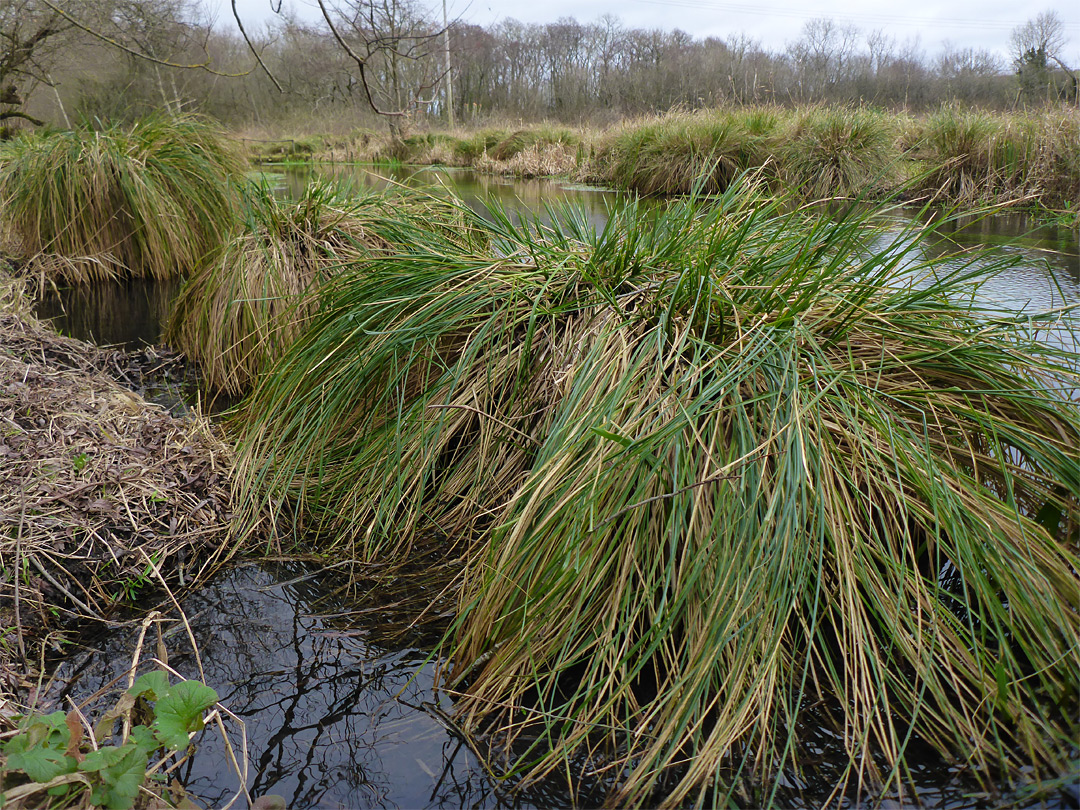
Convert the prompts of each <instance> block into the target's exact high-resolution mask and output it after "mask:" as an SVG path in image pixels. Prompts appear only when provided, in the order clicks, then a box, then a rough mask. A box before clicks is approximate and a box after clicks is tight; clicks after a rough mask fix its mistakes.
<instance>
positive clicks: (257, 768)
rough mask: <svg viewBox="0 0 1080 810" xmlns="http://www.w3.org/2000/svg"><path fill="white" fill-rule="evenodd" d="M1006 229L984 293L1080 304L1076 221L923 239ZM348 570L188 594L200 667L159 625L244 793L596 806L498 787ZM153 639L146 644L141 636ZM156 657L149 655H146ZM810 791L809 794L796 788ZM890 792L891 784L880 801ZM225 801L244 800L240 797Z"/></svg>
mask: <svg viewBox="0 0 1080 810" xmlns="http://www.w3.org/2000/svg"><path fill="white" fill-rule="evenodd" d="M320 171H323V170H320ZM331 171H332V173H335V174H342V173H347V174H348V175H349V176H351V177H353V178H354V179H355V180H356V181H357V182H358V183H363V184H365V185H374V186H378V185H385V184H386V183H387V182H388V181H387V180H385V179H382V178H380V177H379V176H378V175H377V174H375V173H372V172H368V171H366V170H364V169H359V168H352V167H338V168H335V169H333V170H331ZM310 172H311V170H309V169H304V170H294V169H289V170H287V171H284V172H280V173H277V174H276V175H274V176H273V180H274V182H276V184H277V185H278V187H279V191H280V193H282V194H287V195H295V194H297V193H299V191H300V190H301V189H302V188H303V185H304V184H305V183H306V182H308V180H309V177H310ZM393 181H394V182H406V183H420V182H423V183H430V182H440V183H444V184H447V185H450V186H452V187H454V188H455V189H456V190H457V191H458V193H459V194H461V195H462V196H463V197H464V198H465V199H466V201H467V202H469V203H470V204H473V205H477V204H479V202H478V201H480V200H482V199H485V198H488V197H494V198H496V199H498V200H499V201H500V202H502V203H503V205H504V206H506V207H508V208H511V209H525V210H532V211H536V210H539V209H541V208H542V207H543V205H544V203H545V202H551V201H558V200H564V199H565V200H569V201H571V202H574V203H577V204H579V205H583V206H585V207H586V209H587V211H588V212H589V216H590V217H591V218H592V219H593V220H594V221H595V222H596V223H597V224H602V223H603V222H604V221H605V218H606V211H607V206H608V205H610V204H611V203H612V201H613V200H614V196H615V195H613V194H612V193H610V192H604V191H599V190H589V189H582V188H580V187H574V186H569V185H566V184H561V183H558V182H552V181H508V180H504V179H500V178H492V177H485V176H479V175H475V174H473V173H471V172H465V171H452V172H444V171H432V170H405V171H399V172H397V173H395V176H394V178H393ZM1002 243H1004V244H1005V247H1003V249H1004V250H1007V251H1011V252H1016V253H1018V254H1019V255H1020V256H1022V261H1021V263H1020V264H1018V266H1017V267H1016V268H1014V270H1013V271H1010V273H1006V274H1004V275H1002V276H999V277H998V278H996V279H994V280H993V281H992V282H990V283H988V284H987V285H986V286H985V287H984V289H983V291H982V292H981V293H980V294H981V295H983V296H985V297H987V298H988V299H990V300H992V301H994V302H995V303H996V304H998V305H1000V306H1001V307H1002V308H1003V309H1007V310H1011V311H1018V310H1026V311H1038V310H1044V309H1047V308H1051V307H1058V306H1061V305H1063V304H1069V303H1075V302H1078V301H1080V245H1078V234H1077V231H1076V230H1067V229H1064V228H1053V227H1044V228H1040V229H1036V230H1032V223H1031V222H1030V221H1028V220H1027V219H1026V218H1024V217H1022V216H1020V215H1010V216H996V217H993V218H987V219H983V220H981V221H979V222H977V223H975V224H973V225H970V226H969V227H966V228H964V229H962V230H961V229H959V228H958V227H952V226H950V227H949V228H947V229H944V230H943V231H942V232H941V234H940V235H939V236H937V237H934V239H933V240H932V241H929V242H928V243H927V245H926V250H928V251H931V252H935V251H936V252H940V253H941V254H944V253H952V252H954V251H955V250H956V248H957V246H960V247H963V248H969V247H970V248H974V247H979V246H983V245H987V244H993V245H997V244H1002ZM177 289H178V287H177V286H176V285H153V284H150V283H146V282H132V283H127V284H115V285H96V286H92V287H81V288H77V289H75V290H69V291H62V292H61V294H60V295H59V296H54V297H52V298H46V299H44V300H43V301H42V302H41V303H40V304H39V310H38V311H39V313H40V314H42V315H44V316H46V317H52V318H54V319H55V322H56V324H57V326H58V327H59V328H60V329H61V330H62V331H64V332H66V333H68V334H73V335H75V336H77V337H81V338H85V339H89V340H93V341H95V342H98V343H102V344H119V345H123V346H128V347H139V346H142V345H144V344H152V343H155V342H157V341H159V340H160V335H161V322H162V320H163V318H164V317H165V314H166V313H167V311H168V308H169V303H170V301H171V299H172V297H173V296H174V295H175V294H176V292H177ZM343 582H344V580H343V579H342V577H341V576H340V575H339V574H336V573H334V572H333V571H326V570H324V569H321V568H319V567H317V566H315V565H314V564H311V563H303V562H296V561H293V562H280V563H275V564H269V563H267V564H259V565H245V566H240V567H236V568H233V569H231V570H229V571H226V572H224V573H222V574H221V575H219V576H218V577H217V578H216V580H215V581H214V582H212V583H211V584H210V585H209V586H207V587H206V588H204V589H202V590H200V591H199V592H197V593H193V594H191V595H190V596H188V597H187V598H186V599H185V600H184V603H183V608H184V612H185V614H186V615H187V617H188V618H189V620H190V624H191V627H192V629H193V631H194V635H195V637H196V639H197V645H198V650H199V654H200V657H201V662H202V667H203V672H202V675H200V671H199V667H198V663H197V661H196V657H195V655H194V654H193V651H192V648H191V644H190V643H189V642H188V641H187V638H186V631H184V629H183V625H182V624H180V623H178V622H175V621H172V622H169V623H167V624H164V625H162V626H163V628H164V632H165V633H166V638H165V647H166V649H167V650H168V652H169V663H170V665H171V666H173V667H175V668H176V669H177V670H178V671H179V672H180V673H182V674H183V675H184V676H186V677H205V680H206V683H208V684H209V685H210V686H212V687H214V688H215V689H216V690H217V692H218V694H219V696H220V698H221V701H222V703H223V704H224V705H225V706H227V707H228V708H229V709H230V710H231V711H232V712H234V713H235V714H236V715H238V716H239V717H240V718H241V719H242V720H243V723H244V731H245V734H246V762H247V776H246V785H247V789H248V791H249V792H250V794H251V796H252V797H258V796H261V795H264V794H276V795H279V796H281V797H283V798H284V799H285V800H286V803H287V806H288V807H289V808H293V810H299V809H300V808H316V807H317V808H360V807H392V808H393V807H396V808H422V807H423V808H427V807H453V808H465V807H470V808H495V807H504V806H505V807H522V808H529V807H540V808H545V807H564V806H570V805H572V804H578V805H581V806H590V805H593V804H596V803H597V797H595V796H594V797H578V798H577V799H576V800H575V798H574V797H572V796H571V795H570V794H568V793H567V792H566V791H565V790H563V789H562V786H561V785H560V784H559V783H558V782H557V780H556V782H555V783H553V784H551V785H547V786H541V787H540V788H538V789H534V790H532V791H530V792H524V793H520V794H518V795H517V796H515V797H512V798H511V797H508V795H507V794H506V793H505V791H504V790H503V788H501V787H500V786H499V784H498V782H497V781H496V780H494V779H492V778H491V777H490V776H489V775H488V774H487V773H485V771H484V769H483V768H482V767H481V765H480V763H479V762H478V760H477V757H476V756H475V755H474V754H473V752H472V751H471V750H470V747H469V744H468V743H466V742H465V741H463V740H462V739H461V738H460V737H459V736H458V735H457V734H456V733H455V732H454V731H453V730H452V728H451V727H450V725H449V724H448V722H447V720H446V713H448V712H450V711H451V710H452V706H451V704H450V702H449V701H448V700H447V698H446V697H445V696H443V695H440V694H439V693H437V692H436V690H435V689H434V683H435V667H436V664H437V662H433V661H429V660H428V651H429V650H430V649H431V648H432V644H433V640H434V638H435V637H436V636H434V635H432V631H431V629H430V628H428V630H427V631H426V632H420V631H418V630H415V629H409V628H408V627H407V626H406V625H403V624H402V622H401V619H400V616H398V615H397V614H395V613H394V611H393V610H391V609H390V608H386V607H385V606H386V605H387V604H391V605H392V604H393V603H394V598H395V597H394V595H393V594H392V593H390V594H385V593H382V594H377V593H375V592H374V591H373V590H368V591H367V592H365V593H360V594H347V593H345V592H343V591H342V586H343ZM398 631H400V632H398ZM137 632H138V623H135V624H133V625H129V626H125V627H120V628H117V629H114V630H112V631H110V632H108V633H106V634H104V635H102V636H101V637H99V638H97V639H95V640H93V641H90V642H88V643H87V646H86V648H85V649H84V650H83V651H82V652H78V653H76V654H74V655H72V656H71V657H70V659H69V660H68V661H67V662H66V663H65V664H64V665H63V668H62V671H61V673H60V674H61V682H58V683H57V684H55V685H54V686H53V687H52V689H51V690H50V691H49V693H48V696H49V697H50V698H51V699H54V700H61V699H64V698H66V697H67V696H71V697H73V698H74V699H75V700H77V701H78V700H82V699H84V698H86V697H87V696H89V695H92V694H94V693H95V692H97V691H98V690H99V689H100V688H102V686H103V685H105V684H108V683H109V682H110V681H111V680H113V679H115V678H117V677H118V676H121V675H123V673H124V672H125V671H126V669H127V667H128V666H129V664H130V661H131V658H132V654H133V650H134V648H135V646H136V637H137ZM153 635H154V634H153V631H152V632H151V634H150V636H148V638H152V637H153ZM153 647H154V645H153V644H152V643H148V645H147V650H151V649H153ZM149 654H150V653H149V652H144V660H145V658H146V656H148V655H149ZM125 682H126V681H122V682H121V687H122V686H123V684H124V683H125ZM106 700H107V698H106ZM228 728H229V743H230V744H231V745H232V746H233V748H234V749H239V747H240V742H241V740H242V738H243V737H244V735H243V734H241V733H240V730H239V727H238V726H236V725H235V724H230V725H229V727H228ZM811 737H812V735H811ZM809 745H810V746H811V748H812V747H813V746H814V745H817V746H819V747H820V748H821V753H822V755H823V757H824V758H828V757H829V751H830V749H832V750H834V751H837V752H838V751H839V750H840V745H839V743H838V742H837V741H835V740H831V739H829V738H828V735H825V736H822V737H821V738H820V739H817V740H814V739H811V740H810V741H809ZM811 753H813V752H811ZM229 759H230V758H229V750H228V747H227V745H226V744H225V742H224V741H223V738H222V737H221V736H220V735H219V734H217V733H216V732H214V731H212V730H208V731H206V732H204V733H203V734H202V735H201V737H200V738H199V747H198V750H197V752H196V754H195V755H194V756H193V757H192V758H191V759H190V760H188V761H187V762H185V763H184V764H183V766H182V767H181V769H180V771H179V772H178V776H179V777H180V778H181V780H182V782H183V783H184V784H185V785H186V786H187V789H188V790H189V791H190V792H191V793H192V794H193V796H194V797H196V798H197V799H198V801H199V803H200V804H202V805H203V806H206V807H220V806H222V805H224V804H226V803H227V802H228V801H229V800H230V799H231V798H232V797H233V796H234V795H236V793H237V791H238V790H239V788H240V781H241V780H240V777H239V776H238V775H237V773H236V772H235V769H233V768H232V767H231V766H230V764H229ZM828 774H829V771H828V769H825V771H823V776H824V777H825V781H824V782H822V783H820V784H817V785H814V784H811V783H809V782H805V781H804V782H803V783H802V784H800V783H799V780H795V779H792V781H791V784H790V785H789V786H788V787H787V788H785V790H784V792H783V794H782V795H785V796H786V797H787V799H786V801H788V803H790V804H791V806H814V805H816V804H818V803H820V801H822V800H824V799H825V798H826V796H827V795H828V793H829V791H830V789H831V785H830V784H829V783H828V779H827V777H828ZM913 777H914V779H915V781H916V783H917V792H918V801H919V802H920V803H921V804H922V806H926V807H938V808H963V807H975V806H991V805H995V804H997V803H998V801H999V798H995V797H989V796H980V795H977V794H972V793H970V792H969V789H968V788H967V787H965V786H964V785H963V784H962V783H961V782H960V781H959V778H958V777H957V774H955V773H954V772H952V771H950V770H949V769H948V768H946V767H944V766H943V765H941V764H940V763H936V762H934V761H933V760H932V759H931V760H928V761H927V762H926V763H925V764H923V765H920V764H919V763H915V765H914V767H913ZM803 790H805V793H806V796H805V798H800V797H799V793H800V792H801V791H803ZM912 800H913V796H912V795H911V794H908V795H907V796H906V798H905V800H904V802H902V803H903V804H905V805H908V806H909V805H910V804H911V803H912ZM752 803H753V802H752V799H748V800H747V801H746V804H747V805H752ZM899 803H901V802H900V801H899V797H895V798H894V799H889V800H887V801H886V802H885V803H884V804H883V805H881V806H885V807H890V806H898V804H899ZM1029 803H1030V802H1029ZM855 804H857V803H856V802H853V803H851V804H848V805H847V806H855ZM1021 804H1024V802H1021ZM1035 804H1036V805H1037V803H1035ZM236 806H238V807H246V799H241V801H240V802H239V803H238V804H237V805H236ZM1044 806H1050V807H1055V806H1068V805H1067V804H1066V798H1065V796H1064V794H1055V795H1053V796H1051V797H1050V798H1049V800H1048V803H1047V804H1046V805H1044Z"/></svg>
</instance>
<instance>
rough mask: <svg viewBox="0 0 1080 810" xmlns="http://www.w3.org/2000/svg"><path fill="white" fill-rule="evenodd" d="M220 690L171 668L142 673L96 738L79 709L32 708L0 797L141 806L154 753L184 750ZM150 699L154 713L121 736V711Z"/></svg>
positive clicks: (7, 754) (10, 748)
mask: <svg viewBox="0 0 1080 810" xmlns="http://www.w3.org/2000/svg"><path fill="white" fill-rule="evenodd" d="M216 702H217V693H216V692H215V691H214V690H213V689H211V688H210V687H208V686H205V685H204V684H201V683H199V682H197V681H188V680H182V681H179V682H177V683H170V681H169V678H168V676H167V675H166V674H165V673H163V672H158V671H155V672H149V673H147V674H145V675H143V676H141V677H140V678H139V679H138V680H137V681H135V684H134V685H133V686H132V688H131V689H130V690H128V692H127V693H126V694H125V695H124V696H123V697H122V698H121V701H120V703H119V704H118V705H117V707H116V708H114V709H113V710H112V711H110V712H108V713H106V714H105V716H104V717H103V718H102V719H101V720H100V721H99V722H98V724H97V727H96V728H95V729H94V730H93V732H92V734H93V738H92V739H91V737H89V736H88V735H87V733H86V730H84V728H83V724H82V718H81V717H80V713H79V712H78V711H76V710H72V711H71V712H69V713H67V714H65V713H64V712H62V711H56V712H53V713H52V714H47V715H30V716H27V717H25V718H23V719H22V722H21V723H20V726H19V730H18V732H17V733H16V734H15V735H14V736H12V737H10V738H9V739H8V740H7V741H6V742H5V743H4V745H3V749H2V752H3V763H2V766H0V787H2V789H3V793H2V794H0V801H2V802H3V804H4V806H11V805H12V804H18V805H19V806H30V805H29V804H28V803H31V802H32V806H34V807H71V806H77V805H81V806H91V807H105V808H109V810H126V808H130V807H133V806H134V805H135V800H136V798H137V797H138V795H139V792H140V789H141V788H142V786H143V785H144V784H146V783H147V782H148V781H149V782H151V783H152V782H153V780H154V772H153V771H152V770H148V768H149V765H150V758H151V757H152V756H157V757H159V758H165V757H167V756H168V755H170V754H180V753H182V752H184V751H185V750H186V749H187V747H188V745H189V744H190V742H191V737H192V735H193V734H194V733H196V732H198V731H200V730H202V728H203V712H204V711H206V710H207V709H208V708H210V707H211V706H212V705H213V704H214V703H216ZM137 705H138V706H142V707H143V711H144V712H145V713H146V714H147V715H148V716H149V719H148V721H147V722H145V723H140V724H137V725H134V726H132V727H131V729H130V733H129V734H125V735H123V736H121V737H120V738H119V739H117V738H116V736H115V735H114V732H113V727H114V725H115V724H116V721H117V719H119V718H120V717H121V716H123V715H124V714H126V713H129V712H131V710H132V709H133V708H135V707H136V706H137Z"/></svg>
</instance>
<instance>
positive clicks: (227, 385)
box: [165, 181, 467, 396]
mask: <svg viewBox="0 0 1080 810" xmlns="http://www.w3.org/2000/svg"><path fill="white" fill-rule="evenodd" d="M245 210H246V214H245V217H244V219H245V222H244V225H243V227H241V228H240V229H238V232H237V234H236V235H235V236H234V237H232V238H231V239H229V240H228V241H226V242H225V244H224V245H223V246H222V247H221V248H220V249H219V250H218V251H217V252H216V253H214V254H213V255H212V256H211V257H209V259H208V260H207V261H205V262H204V263H203V264H202V265H201V266H200V267H199V268H198V269H197V270H196V271H195V272H194V273H193V274H192V275H191V277H190V279H189V280H188V282H187V283H186V284H185V285H184V288H183V289H182V290H181V293H180V295H179V296H178V297H177V300H176V303H175V304H174V306H173V310H172V314H171V315H170V318H169V322H168V325H167V328H166V332H165V339H166V340H167V341H168V342H170V343H171V344H173V345H174V346H176V347H177V348H179V349H180V350H182V351H183V352H184V353H185V354H186V355H187V356H188V357H189V358H191V359H192V360H193V361H195V362H196V363H197V364H198V366H199V368H200V373H201V374H202V376H203V379H204V380H205V381H206V382H207V383H208V384H209V385H210V386H211V387H213V388H215V389H217V390H218V391H221V392H224V393H226V394H229V395H233V396H238V395H241V394H244V393H246V392H247V391H248V390H249V389H250V387H251V385H252V383H253V381H254V380H255V379H256V378H257V377H258V375H259V374H260V372H261V371H262V370H263V369H264V368H265V367H266V366H267V365H268V364H269V363H270V362H271V361H272V360H274V359H275V358H277V357H278V356H280V354H281V353H282V352H283V351H284V349H285V348H286V347H287V346H288V345H289V344H290V343H291V342H292V341H293V340H294V339H295V337H296V335H297V334H298V332H299V331H300V330H301V329H302V328H303V325H304V324H305V323H306V321H307V320H308V319H309V318H310V317H311V316H312V314H313V313H314V311H315V307H316V304H317V298H316V293H317V290H318V288H319V286H320V285H321V284H322V283H324V282H325V281H326V280H327V279H329V278H330V277H331V276H332V275H333V274H334V273H335V272H337V270H338V268H340V267H341V266H343V265H345V264H353V265H355V264H356V263H358V262H367V261H371V260H374V259H376V258H378V257H380V256H385V255H387V254H389V253H393V252H394V251H396V250H398V249H399V248H400V247H401V246H402V245H410V244H411V243H413V242H420V243H423V242H427V241H430V240H432V239H435V240H450V241H452V240H455V239H465V238H467V229H465V228H463V227H462V225H463V220H462V217H461V214H460V212H459V211H458V209H457V208H456V207H454V206H451V205H447V204H446V203H443V202H440V201H439V200H438V199H437V198H436V197H433V196H432V195H430V194H427V193H425V192H423V191H414V190H408V189H399V190H398V191H397V193H395V194H392V195H388V194H383V193H378V192H373V191H370V190H362V189H355V188H353V187H351V186H350V185H348V184H343V183H334V182H329V181H318V182H313V183H311V184H309V185H308V186H307V187H306V188H305V190H304V193H303V196H302V197H301V198H300V199H298V200H280V199H276V198H275V197H274V196H273V195H272V194H271V193H270V192H269V191H268V190H267V189H266V188H265V187H263V186H251V187H249V189H248V193H247V205H246V206H245Z"/></svg>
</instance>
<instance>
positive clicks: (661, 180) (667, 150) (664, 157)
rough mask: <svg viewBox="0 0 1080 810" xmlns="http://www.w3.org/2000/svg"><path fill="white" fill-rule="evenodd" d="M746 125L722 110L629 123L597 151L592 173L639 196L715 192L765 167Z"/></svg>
mask: <svg viewBox="0 0 1080 810" xmlns="http://www.w3.org/2000/svg"><path fill="white" fill-rule="evenodd" d="M754 120H757V121H758V122H759V123H760V119H754ZM748 123H750V121H749V116H747V115H745V114H742V113H740V114H733V113H731V112H729V111H727V110H719V111H709V112H704V113H687V112H681V111H679V112H673V113H669V114H667V115H663V116H660V117H658V118H655V119H651V120H647V121H644V122H633V123H629V124H626V125H624V126H623V127H621V128H620V129H618V130H617V131H616V132H615V133H613V134H612V135H610V136H609V138H608V140H607V142H606V143H605V144H604V145H602V146H600V147H599V148H598V149H597V155H596V157H595V158H594V161H593V163H594V166H595V168H594V172H595V173H596V174H597V175H598V177H599V179H600V180H601V181H602V182H606V183H609V184H612V185H615V186H616V187H618V188H626V189H630V190H633V191H636V192H639V193H641V194H688V193H689V192H690V191H691V189H692V188H694V187H695V186H696V185H701V186H702V187H703V189H704V190H705V191H707V192H710V193H715V192H720V191H723V190H724V189H726V188H727V186H728V184H729V183H730V182H731V180H732V179H733V178H734V177H735V176H736V175H738V174H739V173H740V172H742V171H744V170H746V169H750V168H756V167H759V166H761V165H762V164H764V163H765V161H766V153H765V152H764V151H763V148H764V146H765V139H764V136H763V135H761V134H754V132H753V131H752V130H751V129H750V127H749V126H748Z"/></svg>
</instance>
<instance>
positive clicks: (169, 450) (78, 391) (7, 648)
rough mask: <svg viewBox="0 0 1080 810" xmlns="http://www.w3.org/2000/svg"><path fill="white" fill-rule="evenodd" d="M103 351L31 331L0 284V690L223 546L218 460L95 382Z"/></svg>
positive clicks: (38, 327)
mask: <svg viewBox="0 0 1080 810" xmlns="http://www.w3.org/2000/svg"><path fill="white" fill-rule="evenodd" d="M109 355H110V353H108V352H104V351H102V350H99V349H96V348H94V347H92V346H90V345H88V344H85V343H82V342H80V341H77V340H73V339H71V338H64V337H61V336H59V335H57V334H56V333H55V332H53V331H52V330H51V329H49V328H47V327H46V326H44V325H43V324H41V323H40V322H38V321H36V320H35V319H34V318H33V317H32V315H31V314H30V311H29V305H28V304H27V302H26V298H25V296H24V295H23V291H22V289H21V283H20V282H15V281H12V280H11V279H9V278H0V426H2V427H0V458H2V459H3V460H2V463H0V492H3V493H4V497H3V498H0V571H2V573H0V616H2V622H3V627H4V628H5V630H4V636H3V642H4V643H3V645H0V690H2V689H4V688H9V689H14V688H16V687H19V686H23V687H29V686H32V684H29V683H26V682H24V679H26V678H33V677H34V672H35V669H36V666H37V664H38V663H39V661H40V655H41V652H42V649H43V647H48V648H49V649H53V648H59V646H60V641H61V639H62V633H63V632H64V631H65V630H68V629H70V628H72V627H73V626H75V625H77V623H78V622H82V621H87V620H96V621H101V620H104V619H106V618H108V617H109V616H110V615H112V614H113V613H114V612H115V611H116V610H117V609H118V608H119V607H121V606H125V605H132V604H135V603H136V602H137V600H138V599H139V598H140V591H141V590H142V589H143V588H149V589H150V590H153V589H154V588H156V587H158V586H159V585H163V584H164V583H165V582H168V583H170V584H171V585H176V584H191V583H193V582H195V581H197V580H199V579H200V577H201V576H202V575H204V574H206V573H207V572H208V571H210V570H211V569H212V568H213V567H214V565H215V564H216V563H218V562H221V561H223V560H224V559H225V558H227V556H228V555H229V553H230V552H231V550H232V548H233V546H232V545H231V544H230V543H229V542H227V541H228V540H229V538H231V536H232V535H231V517H232V487H231V484H230V482H229V477H228V476H229V473H230V471H231V467H232V459H231V455H230V453H229V452H228V451H227V449H226V447H225V446H224V444H223V443H222V442H221V440H220V438H218V437H217V436H216V435H215V434H214V433H213V432H212V431H211V430H210V428H209V427H208V426H207V425H206V424H205V423H203V422H201V421H198V420H192V419H189V420H183V421H181V420H178V419H175V418H173V417H172V416H170V415H169V414H168V413H167V412H166V411H165V410H163V409H162V408H160V407H159V406H156V405H150V404H148V403H146V402H145V401H144V400H143V399H142V398H141V397H139V396H138V395H136V394H133V393H132V392H130V391H128V390H126V389H125V388H123V387H121V386H120V385H118V384H117V383H116V382H114V381H113V380H112V379H110V378H109V377H107V376H105V375H104V374H102V373H101V371H100V369H101V368H102V367H103V366H106V365H108V361H109Z"/></svg>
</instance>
